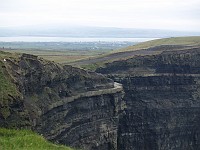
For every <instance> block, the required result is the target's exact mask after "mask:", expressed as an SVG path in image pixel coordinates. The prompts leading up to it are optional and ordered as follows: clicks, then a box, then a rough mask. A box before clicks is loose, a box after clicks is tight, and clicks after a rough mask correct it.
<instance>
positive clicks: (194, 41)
mask: <svg viewBox="0 0 200 150" xmlns="http://www.w3.org/2000/svg"><path fill="white" fill-rule="evenodd" d="M159 45H200V36H191V37H172V38H164V39H158V40H152V41H147V42H143V43H139V44H136V45H134V46H129V47H127V48H123V49H120V50H118V51H114V53H116V52H124V51H134V50H139V49H146V48H150V47H154V46H159Z"/></svg>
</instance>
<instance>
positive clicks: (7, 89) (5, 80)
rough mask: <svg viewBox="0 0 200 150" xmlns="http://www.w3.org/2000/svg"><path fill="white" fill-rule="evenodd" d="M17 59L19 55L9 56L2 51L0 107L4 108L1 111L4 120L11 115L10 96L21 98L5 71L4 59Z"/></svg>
mask: <svg viewBox="0 0 200 150" xmlns="http://www.w3.org/2000/svg"><path fill="white" fill-rule="evenodd" d="M12 57H17V54H9V53H5V52H2V51H0V106H4V107H2V108H1V109H0V113H1V114H2V115H3V117H4V118H7V117H8V116H9V114H10V110H9V107H8V101H9V100H10V98H9V96H10V95H11V96H12V97H21V94H20V92H19V91H18V89H17V87H16V85H15V84H14V83H13V82H12V79H11V77H10V75H9V73H8V72H7V70H6V69H5V64H4V59H8V58H12Z"/></svg>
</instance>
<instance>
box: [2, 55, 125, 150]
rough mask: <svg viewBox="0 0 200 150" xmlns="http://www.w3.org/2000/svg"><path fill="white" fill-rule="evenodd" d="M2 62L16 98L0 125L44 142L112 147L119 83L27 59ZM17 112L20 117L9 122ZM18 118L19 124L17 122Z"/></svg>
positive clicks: (119, 99)
mask: <svg viewBox="0 0 200 150" xmlns="http://www.w3.org/2000/svg"><path fill="white" fill-rule="evenodd" d="M4 59H6V61H4V62H3V61H2V62H3V63H4V68H5V70H6V71H7V74H8V75H9V76H10V78H12V82H13V83H14V84H15V85H16V87H17V89H18V90H19V92H20V95H21V98H18V99H16V103H13V104H15V106H16V107H15V108H16V109H14V108H12V107H11V106H12V105H11V104H10V105H9V106H10V107H9V109H12V111H15V113H11V114H8V116H7V118H6V119H5V118H0V126H4V127H5V126H6V124H9V125H10V127H17V128H24V127H27V128H32V129H34V130H35V131H37V132H39V133H41V134H43V135H44V137H46V138H47V139H49V140H52V141H54V142H58V143H62V144H66V145H69V146H73V147H78V148H81V149H88V150H89V149H91V150H92V149H114V150H116V149H117V133H118V121H119V117H120V115H121V114H122V113H123V109H124V102H123V100H122V97H123V89H122V86H121V85H120V84H117V83H114V82H113V80H111V79H108V78H106V77H104V76H103V75H101V74H97V73H94V72H88V71H85V70H81V69H78V68H74V67H71V66H61V65H59V64H55V63H53V62H50V61H46V60H43V59H39V58H37V56H33V55H26V54H23V55H18V56H16V57H15V58H13V57H9V55H6V56H4ZM21 112H24V113H23V114H25V115H24V116H23V115H20V117H21V118H20V117H18V119H17V120H16V119H12V118H13V117H15V116H19V115H15V114H20V113H21ZM9 118H10V119H9ZM24 120H25V121H26V122H27V123H26V124H25V125H24V126H22V124H18V122H24ZM12 123H13V124H12ZM16 124H17V125H16Z"/></svg>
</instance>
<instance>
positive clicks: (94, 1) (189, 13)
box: [0, 0, 200, 31]
mask: <svg viewBox="0 0 200 150" xmlns="http://www.w3.org/2000/svg"><path fill="white" fill-rule="evenodd" d="M199 6H200V0H0V27H6V26H26V25H45V24H48V25H49V24H61V25H68V24H70V25H84V26H100V27H101V26H103V27H121V28H126V27H128V28H153V29H173V30H193V31H200V8H199Z"/></svg>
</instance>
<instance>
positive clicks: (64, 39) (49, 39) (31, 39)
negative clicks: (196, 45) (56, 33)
mask: <svg viewBox="0 0 200 150" xmlns="http://www.w3.org/2000/svg"><path fill="white" fill-rule="evenodd" d="M154 39H158V38H73V37H31V36H18V37H0V42H121V41H126V42H145V41H150V40H154Z"/></svg>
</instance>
